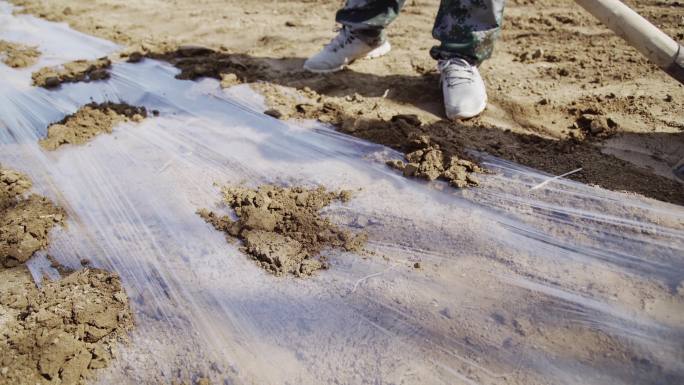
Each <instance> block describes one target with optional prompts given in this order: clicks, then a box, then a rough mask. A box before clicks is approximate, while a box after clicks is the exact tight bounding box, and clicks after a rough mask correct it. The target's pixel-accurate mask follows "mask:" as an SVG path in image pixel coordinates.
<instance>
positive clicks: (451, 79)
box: [437, 57, 475, 87]
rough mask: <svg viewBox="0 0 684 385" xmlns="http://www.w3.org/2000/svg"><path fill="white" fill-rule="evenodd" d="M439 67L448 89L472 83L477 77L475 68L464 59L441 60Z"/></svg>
mask: <svg viewBox="0 0 684 385" xmlns="http://www.w3.org/2000/svg"><path fill="white" fill-rule="evenodd" d="M437 66H438V68H439V72H440V73H441V74H442V81H445V82H446V84H447V86H448V87H455V86H457V85H460V84H464V83H470V82H472V81H473V77H474V76H475V70H474V68H475V67H473V65H472V64H470V63H469V62H468V61H467V60H465V59H462V58H458V57H457V58H452V59H448V60H440V61H439V63H438V64H437Z"/></svg>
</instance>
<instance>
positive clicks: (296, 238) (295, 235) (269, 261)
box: [198, 185, 366, 277]
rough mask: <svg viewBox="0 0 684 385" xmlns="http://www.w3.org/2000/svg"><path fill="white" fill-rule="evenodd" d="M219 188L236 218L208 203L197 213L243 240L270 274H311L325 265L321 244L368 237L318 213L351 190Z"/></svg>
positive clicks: (349, 246)
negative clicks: (219, 212)
mask: <svg viewBox="0 0 684 385" xmlns="http://www.w3.org/2000/svg"><path fill="white" fill-rule="evenodd" d="M222 194H223V199H222V201H223V203H224V204H226V205H227V206H229V207H230V208H232V209H233V210H235V214H236V215H237V217H238V220H237V221H234V220H232V219H231V218H230V217H229V216H219V215H217V214H215V213H214V212H211V211H209V210H206V209H202V210H199V211H198V214H199V215H200V216H201V217H202V218H204V220H206V221H207V222H208V223H210V224H212V225H213V226H214V228H216V229H217V230H219V231H222V232H224V233H226V234H227V236H229V237H232V238H237V239H239V240H241V241H243V247H242V251H243V252H245V253H246V254H248V255H249V256H251V257H252V258H253V259H254V260H255V261H257V263H258V264H259V266H261V267H262V268H264V269H266V270H267V271H269V272H271V273H273V274H276V275H282V274H293V275H295V276H298V277H301V276H307V275H311V274H312V273H313V272H315V271H316V270H319V269H324V268H327V263H326V260H325V256H323V255H321V252H322V251H323V250H324V249H326V248H335V249H342V250H346V251H360V250H361V249H362V248H363V246H364V245H365V243H366V236H365V235H364V234H353V233H351V232H350V231H348V230H344V229H340V228H338V227H337V226H335V225H334V224H333V223H332V222H331V221H330V220H329V219H327V218H323V217H322V216H321V214H320V211H321V209H323V208H324V207H326V206H328V205H330V204H331V203H333V202H335V201H339V202H348V201H349V200H350V199H351V193H350V192H349V191H340V192H331V191H326V190H325V189H324V188H323V187H319V188H315V189H306V188H302V187H277V186H272V185H264V186H260V187H259V188H257V189H249V188H245V187H224V188H223V189H222Z"/></svg>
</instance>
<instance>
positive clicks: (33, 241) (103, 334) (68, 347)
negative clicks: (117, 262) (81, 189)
mask: <svg viewBox="0 0 684 385" xmlns="http://www.w3.org/2000/svg"><path fill="white" fill-rule="evenodd" d="M30 188H31V181H30V180H29V179H28V178H26V177H25V176H24V175H22V174H20V173H17V172H15V171H12V170H7V169H3V168H1V167H0V384H2V385H5V384H6V385H10V384H12V385H14V384H31V385H33V384H72V385H73V384H83V383H85V382H84V381H85V379H86V378H89V377H92V376H93V374H94V372H93V371H94V370H97V369H101V368H104V367H106V366H108V363H109V361H110V360H111V359H112V357H113V349H114V346H115V342H116V341H117V340H119V339H120V338H123V337H125V334H126V331H127V330H129V329H131V328H132V325H133V323H132V315H131V311H130V307H129V305H128V297H127V296H126V294H125V293H124V292H123V289H122V287H121V283H120V282H119V278H118V277H117V276H116V275H115V274H112V273H108V272H106V271H103V270H93V269H85V270H81V271H77V272H72V271H66V270H64V269H63V268H61V267H60V266H59V264H58V262H57V261H56V260H54V259H53V265H55V267H57V268H58V271H59V272H60V274H62V275H63V279H61V280H58V281H54V282H50V281H47V280H45V281H44V282H43V287H42V288H41V289H39V288H37V287H36V284H35V282H34V280H33V277H32V275H31V273H30V272H29V270H28V269H27V268H26V266H25V265H24V262H26V261H27V260H28V259H29V258H31V257H32V256H33V255H34V253H36V252H37V251H39V250H42V249H45V248H46V247H47V245H48V242H49V233H50V230H51V229H52V228H53V227H55V226H59V225H62V224H63V221H64V219H65V213H64V211H63V210H62V209H61V208H59V207H57V206H55V205H54V204H53V203H52V202H51V201H50V200H48V199H47V198H45V197H43V196H40V195H37V194H31V195H27V193H28V192H29V190H30Z"/></svg>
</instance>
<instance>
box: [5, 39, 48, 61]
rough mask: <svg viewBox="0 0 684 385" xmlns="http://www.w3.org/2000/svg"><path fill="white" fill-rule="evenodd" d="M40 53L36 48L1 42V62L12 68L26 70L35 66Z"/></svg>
mask: <svg viewBox="0 0 684 385" xmlns="http://www.w3.org/2000/svg"><path fill="white" fill-rule="evenodd" d="M39 56H40V51H38V50H37V49H36V48H34V47H29V46H26V45H23V44H18V43H12V42H9V41H5V40H0V60H2V62H3V63H5V64H7V65H8V66H10V67H12V68H24V67H29V66H31V65H33V64H34V63H35V62H36V60H37V59H38V57H39Z"/></svg>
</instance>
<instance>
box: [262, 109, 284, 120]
mask: <svg viewBox="0 0 684 385" xmlns="http://www.w3.org/2000/svg"><path fill="white" fill-rule="evenodd" d="M264 114H266V115H268V116H271V117H274V118H276V119H280V118H281V117H282V116H283V114H282V113H281V112H280V111H278V110H276V109H274V108H271V109H268V110H266V111H264Z"/></svg>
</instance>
